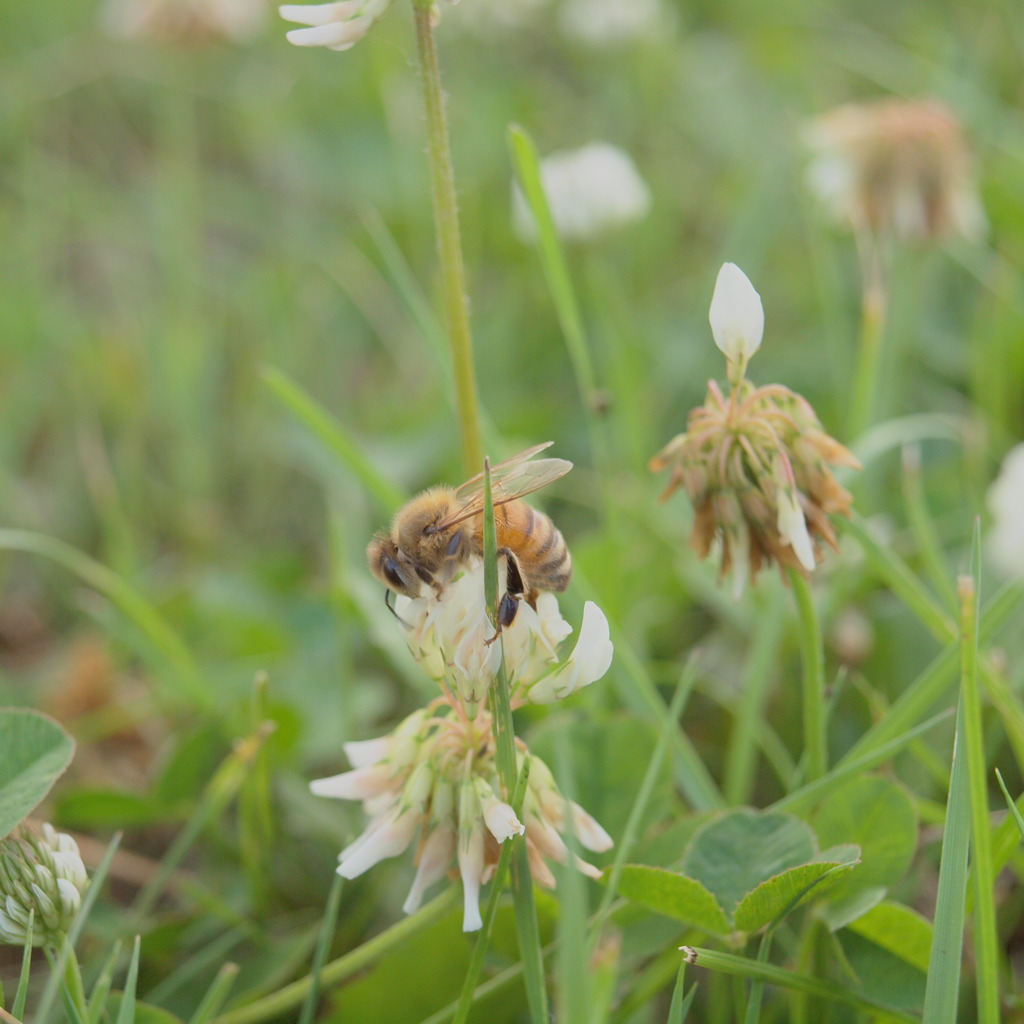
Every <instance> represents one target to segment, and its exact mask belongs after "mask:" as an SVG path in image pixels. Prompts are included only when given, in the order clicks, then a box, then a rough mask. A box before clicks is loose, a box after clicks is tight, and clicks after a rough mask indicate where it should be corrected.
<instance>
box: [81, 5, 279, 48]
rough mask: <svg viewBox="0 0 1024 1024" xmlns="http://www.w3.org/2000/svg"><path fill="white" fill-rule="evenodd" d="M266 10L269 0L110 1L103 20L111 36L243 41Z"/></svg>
mask: <svg viewBox="0 0 1024 1024" xmlns="http://www.w3.org/2000/svg"><path fill="white" fill-rule="evenodd" d="M266 13H267V10H266V4H265V0H106V3H105V4H104V5H103V8H102V9H101V13H100V20H101V24H102V26H103V28H104V29H106V31H107V32H109V33H110V34H111V35H114V36H120V37H122V38H126V39H152V40H155V41H157V42H162V43H193V42H201V41H204V40H212V39H227V40H230V41H232V42H236V43H242V42H246V41H247V40H249V39H251V38H252V37H253V36H254V35H256V34H257V33H258V32H259V31H260V29H261V28H262V27H263V23H264V22H265V20H266Z"/></svg>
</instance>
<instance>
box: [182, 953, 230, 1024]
mask: <svg viewBox="0 0 1024 1024" xmlns="http://www.w3.org/2000/svg"><path fill="white" fill-rule="evenodd" d="M237 976H238V965H237V964H231V963H227V964H224V965H223V966H222V967H221V969H220V970H219V971H218V972H217V976H216V977H215V978H214V979H213V981H212V982H211V983H210V987H209V988H208V989H207V990H206V995H205V996H203V1001H202V1002H201V1003H200V1004H199V1006H198V1007H196V1012H195V1013H194V1014H192V1017H191V1018H190V1020H189V1024H209V1021H211V1020H212V1019H213V1015H214V1014H215V1013H216V1012H217V1011H218V1010H219V1009H220V1008H221V1007H222V1006H223V1005H224V1002H225V1001H226V1000H227V998H228V993H229V992H230V991H231V986H232V985H233V984H234V983H235V978H236V977H237Z"/></svg>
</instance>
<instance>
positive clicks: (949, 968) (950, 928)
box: [922, 703, 971, 1024]
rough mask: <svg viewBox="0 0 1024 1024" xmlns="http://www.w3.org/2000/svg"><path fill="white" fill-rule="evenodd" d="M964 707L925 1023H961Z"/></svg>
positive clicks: (967, 824)
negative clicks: (959, 1012) (959, 1014)
mask: <svg viewBox="0 0 1024 1024" xmlns="http://www.w3.org/2000/svg"><path fill="white" fill-rule="evenodd" d="M963 720H964V714H963V704H962V703H961V705H960V710H959V712H958V714H957V729H956V738H955V739H954V741H953V767H952V771H951V773H950V779H949V800H948V803H947V806H946V824H945V827H944V829H943V833H942V855H941V859H940V861H939V886H938V894H937V897H936V903H935V926H934V931H933V934H932V950H931V956H930V957H929V960H928V980H927V983H926V985H925V991H924V1014H923V1017H922V1024H956V1019H957V997H958V995H959V992H960V963H961V959H962V957H961V953H962V950H963V940H964V902H965V897H966V894H967V850H968V847H969V845H970V835H971V808H970V787H969V785H968V775H967V757H966V753H965V750H964V745H965V744H964V732H963Z"/></svg>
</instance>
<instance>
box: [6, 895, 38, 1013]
mask: <svg viewBox="0 0 1024 1024" xmlns="http://www.w3.org/2000/svg"><path fill="white" fill-rule="evenodd" d="M35 924H36V912H35V910H30V911H29V915H28V925H27V927H26V928H25V945H24V946H23V947H22V950H21V970H20V972H19V973H18V987H17V988H16V989H15V990H14V1003H13V1004H12V1006H11V1013H13V1014H14V1016H15V1017H17V1018H18V1020H21V1019H22V1017H24V1016H25V1000H26V999H28V983H29V978H30V976H31V974H32V932H33V930H34V929H35ZM0 1005H2V1003H0Z"/></svg>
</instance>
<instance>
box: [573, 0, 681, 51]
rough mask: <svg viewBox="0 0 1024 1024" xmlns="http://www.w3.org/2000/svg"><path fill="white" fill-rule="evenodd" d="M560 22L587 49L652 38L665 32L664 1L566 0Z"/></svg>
mask: <svg viewBox="0 0 1024 1024" xmlns="http://www.w3.org/2000/svg"><path fill="white" fill-rule="evenodd" d="M558 23H559V26H560V27H561V29H562V32H563V33H564V34H565V35H566V36H567V37H568V38H569V39H574V40H576V41H578V42H581V43H584V44H586V45H588V46H614V45H621V44H623V43H627V42H630V41H631V40H634V39H652V38H654V37H655V36H657V34H658V33H659V32H660V31H661V30H662V28H663V27H664V23H665V11H664V9H663V6H662V3H661V0H566V2H565V3H563V4H562V8H561V10H560V11H559V15H558Z"/></svg>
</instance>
